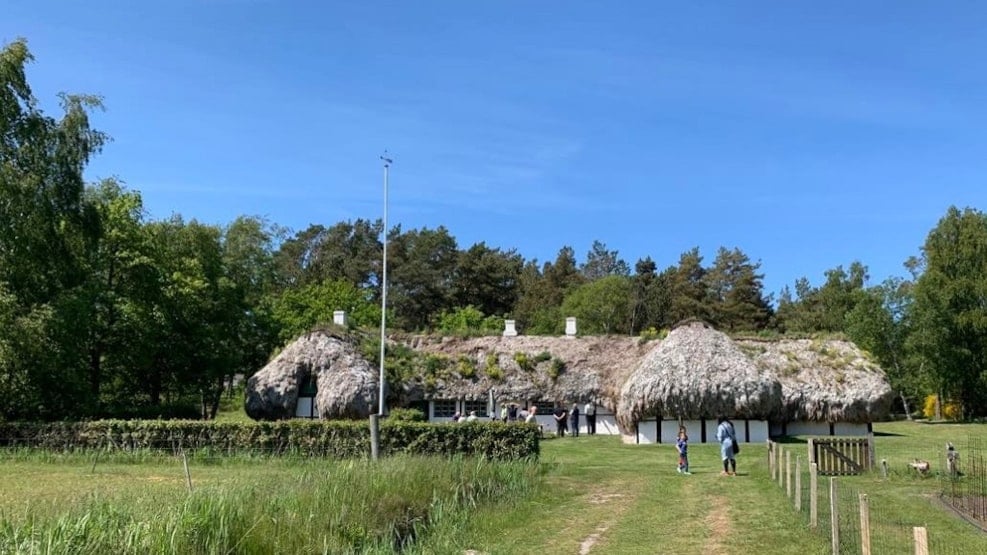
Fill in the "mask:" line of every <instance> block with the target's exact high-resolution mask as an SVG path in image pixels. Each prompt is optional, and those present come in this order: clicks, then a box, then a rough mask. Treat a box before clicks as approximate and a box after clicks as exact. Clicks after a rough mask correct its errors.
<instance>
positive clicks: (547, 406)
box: [532, 401, 555, 416]
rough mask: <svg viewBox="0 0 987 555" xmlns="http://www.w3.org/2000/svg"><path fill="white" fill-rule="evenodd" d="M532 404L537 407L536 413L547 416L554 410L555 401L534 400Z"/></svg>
mask: <svg viewBox="0 0 987 555" xmlns="http://www.w3.org/2000/svg"><path fill="white" fill-rule="evenodd" d="M532 405H534V406H536V407H538V414H541V415H542V416H548V415H549V414H552V411H553V410H555V403H554V402H552V401H535V402H534V403H532Z"/></svg>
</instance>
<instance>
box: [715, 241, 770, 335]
mask: <svg viewBox="0 0 987 555" xmlns="http://www.w3.org/2000/svg"><path fill="white" fill-rule="evenodd" d="M760 267H761V263H760V262H757V263H752V262H751V261H750V258H748V256H747V255H746V254H744V253H743V252H742V251H741V250H740V249H737V248H735V249H733V250H727V249H725V248H723V247H720V250H719V251H717V253H716V260H714V261H713V266H712V267H711V268H709V269H708V270H707V272H706V274H705V275H704V276H703V280H704V282H705V283H706V289H707V291H708V294H709V295H710V297H711V306H710V309H711V318H712V320H713V322H714V323H715V324H716V325H717V326H718V327H720V328H723V329H727V330H730V331H739V330H745V331H754V330H761V329H764V328H765V327H767V325H768V322H769V321H770V320H771V315H772V309H771V301H770V299H768V298H766V297H765V296H764V285H763V283H762V280H763V279H764V275H763V274H759V273H758V272H757V270H758V269H759V268H760Z"/></svg>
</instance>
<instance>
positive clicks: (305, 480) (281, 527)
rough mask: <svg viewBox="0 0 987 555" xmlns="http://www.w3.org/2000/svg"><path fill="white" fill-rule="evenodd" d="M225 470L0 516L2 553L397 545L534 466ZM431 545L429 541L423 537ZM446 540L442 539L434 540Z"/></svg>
mask: <svg viewBox="0 0 987 555" xmlns="http://www.w3.org/2000/svg"><path fill="white" fill-rule="evenodd" d="M269 463H270V464H273V465H278V470H279V471H278V472H275V473H264V474H263V475H259V474H258V473H256V472H239V471H238V470H237V468H236V467H235V466H231V467H229V468H227V469H219V470H220V471H221V470H228V471H229V476H228V477H226V478H224V479H215V480H211V481H207V482H206V483H204V484H202V485H198V486H196V487H195V488H194V491H193V492H192V493H187V492H184V491H182V490H181V489H180V487H172V488H171V490H170V491H160V490H157V491H148V492H143V493H142V492H141V490H140V488H127V489H125V490H122V491H116V492H110V493H109V494H106V495H103V496H100V497H95V496H89V497H85V498H83V499H81V500H79V501H77V502H75V503H73V504H71V505H70V506H69V507H59V508H58V509H57V510H53V508H52V507H46V506H43V505H40V506H38V507H31V508H28V509H27V510H26V511H24V512H23V513H21V514H19V515H13V514H9V513H10V511H9V507H8V512H6V513H0V553H8V552H11V553H66V554H67V553H104V552H114V553H393V552H395V551H411V550H412V548H413V547H414V546H415V544H416V541H419V540H422V539H423V538H425V537H426V536H428V535H429V533H430V532H431V531H432V530H442V531H443V534H445V535H446V540H448V541H451V540H450V538H451V536H449V535H448V531H449V530H450V529H454V527H455V523H456V522H460V521H462V519H464V518H468V516H467V515H468V514H469V513H470V512H471V511H473V510H474V509H475V508H476V507H477V506H481V505H485V504H493V503H498V502H507V501H509V500H511V499H525V498H526V497H527V494H528V493H529V491H530V490H531V489H532V488H534V487H535V483H536V476H537V466H536V465H534V464H532V463H525V462H513V463H503V462H498V463H495V462H488V461H484V460H478V459H463V458H460V459H438V458H422V457H414V458H412V457H394V458H389V459H386V460H383V461H380V462H378V463H370V462H368V461H342V462H338V461H321V463H322V464H311V463H309V464H305V463H302V462H279V461H274V460H272V461H269ZM430 541H431V543H432V545H436V540H434V539H432V540H430ZM441 541H442V540H441V539H440V540H439V543H441Z"/></svg>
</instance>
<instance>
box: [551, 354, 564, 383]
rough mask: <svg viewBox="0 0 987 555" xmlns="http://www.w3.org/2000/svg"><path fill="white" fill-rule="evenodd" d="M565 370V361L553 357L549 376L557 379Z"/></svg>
mask: <svg viewBox="0 0 987 555" xmlns="http://www.w3.org/2000/svg"><path fill="white" fill-rule="evenodd" d="M564 371H565V362H564V361H563V360H562V359H560V358H553V359H552V363H551V364H550V365H549V366H548V377H549V378H551V379H553V380H556V379H558V378H559V376H560V375H562V372H564Z"/></svg>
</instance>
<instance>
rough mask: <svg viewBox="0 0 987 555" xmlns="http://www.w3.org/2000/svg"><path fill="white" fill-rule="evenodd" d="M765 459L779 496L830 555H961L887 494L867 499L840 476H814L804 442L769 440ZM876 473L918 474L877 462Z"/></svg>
mask: <svg viewBox="0 0 987 555" xmlns="http://www.w3.org/2000/svg"><path fill="white" fill-rule="evenodd" d="M768 459H769V469H770V475H771V479H772V480H773V481H774V482H776V483H777V485H778V487H779V488H781V489H782V490H783V491H784V492H785V494H786V496H787V498H788V500H789V502H790V503H791V506H792V508H793V510H794V511H795V512H796V514H797V515H798V516H799V518H800V519H801V521H802V523H803V524H804V525H805V526H806V528H807V529H808V530H811V531H812V532H813V533H816V534H819V535H820V536H821V537H823V538H826V539H827V540H828V541H829V542H830V545H831V548H832V553H833V554H834V555H835V554H861V553H863V554H865V555H867V554H882V553H924V554H933V555H953V554H957V555H959V554H961V553H966V552H965V551H964V550H963V549H960V548H958V547H957V546H956V545H955V544H953V543H952V542H951V541H950V539H949V538H948V537H944V536H943V535H941V534H937V533H936V531H935V530H928V529H926V528H925V523H924V522H920V521H918V520H916V519H915V518H914V517H911V516H910V515H909V512H908V511H907V510H903V509H902V507H900V506H898V505H899V504H898V503H896V502H894V501H893V500H892V499H890V498H889V497H888V496H886V495H882V494H880V493H877V494H875V495H874V496H871V495H868V494H867V492H865V491H863V490H862V489H860V488H858V487H856V486H855V485H853V484H852V483H851V480H850V479H848V478H845V477H827V476H822V475H820V474H819V473H818V471H817V469H816V466H815V463H810V462H809V457H808V454H807V453H806V449H805V445H804V444H779V443H775V442H769V445H768ZM926 471H927V472H931V470H929V469H927V470H926ZM877 472H883V473H884V478H888V476H889V475H890V474H892V473H900V474H902V475H904V474H907V473H908V472H912V473H917V472H919V471H918V470H912V469H910V468H909V469H904V468H902V469H890V468H888V465H887V463H883V464H882V465H879V468H878V469H877Z"/></svg>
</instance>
